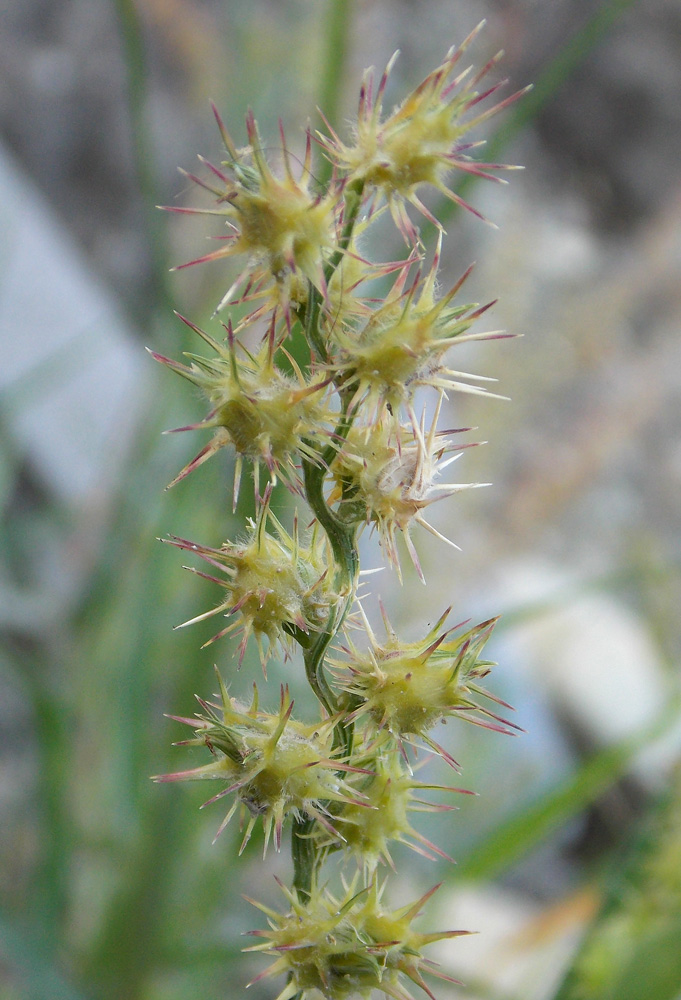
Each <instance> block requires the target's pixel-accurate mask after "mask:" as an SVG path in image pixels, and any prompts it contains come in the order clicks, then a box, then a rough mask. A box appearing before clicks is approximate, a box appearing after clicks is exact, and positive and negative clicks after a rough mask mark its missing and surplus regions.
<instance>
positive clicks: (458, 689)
mask: <svg viewBox="0 0 681 1000" xmlns="http://www.w3.org/2000/svg"><path fill="white" fill-rule="evenodd" d="M448 613H449V612H448V611H446V612H445V614H444V615H442V617H441V618H440V619H439V621H438V622H436V624H435V626H434V627H433V628H432V629H431V630H430V631H429V632H428V633H427V635H426V636H425V637H424V638H423V639H421V640H417V641H416V642H404V641H402V640H401V639H399V638H398V636H397V634H396V633H395V631H394V629H393V628H392V626H391V625H390V622H389V621H388V620H387V618H385V624H386V632H387V639H386V641H385V642H384V643H383V644H380V643H379V642H378V641H377V639H376V636H375V635H374V633H373V631H372V630H371V627H370V625H369V623H368V622H367V621H366V619H365V625H366V627H367V632H368V635H369V648H368V649H367V650H366V651H360V650H358V649H357V648H355V646H354V645H353V644H352V642H350V641H349V644H348V648H347V649H346V650H345V652H346V657H345V659H343V660H334V662H333V667H334V671H335V673H336V678H337V684H338V686H339V687H340V688H341V689H342V690H343V691H344V692H346V694H347V695H350V696H351V698H352V699H355V700H356V701H358V702H359V705H358V707H357V708H356V709H355V710H354V712H353V714H352V716H351V718H354V719H355V720H356V721H359V720H364V721H365V722H366V723H367V724H368V725H369V726H370V727H371V728H372V729H374V730H380V729H387V730H388V732H389V733H391V734H392V736H394V737H395V738H396V739H398V740H400V741H401V740H403V739H404V740H406V741H407V742H409V741H410V738H413V737H414V736H418V737H420V738H421V739H422V740H423V741H424V742H425V743H427V744H428V745H429V746H431V747H432V748H434V749H435V750H436V751H437V752H438V753H441V754H442V755H443V756H445V758H447V757H448V755H447V754H446V751H444V750H443V748H442V747H440V746H438V745H437V744H435V743H434V742H433V740H432V739H431V738H430V737H429V736H428V732H429V730H431V729H432V728H433V726H435V725H436V723H438V722H440V721H441V720H443V719H447V718H452V717H458V718H462V719H465V720H467V721H468V722H473V723H475V724H476V725H479V726H484V727H485V728H487V729H493V730H496V731H499V732H504V733H509V732H510V731H511V729H517V728H518V727H517V726H515V725H514V723H512V722H509V721H508V720H507V719H502V718H500V717H499V716H498V715H496V714H495V713H493V712H492V711H490V710H489V709H488V708H486V707H485V704H484V702H483V701H481V699H484V698H488V699H490V700H492V701H498V699H496V698H495V697H494V696H492V695H490V694H489V693H488V692H487V691H486V690H484V688H482V687H481V686H480V684H479V681H480V680H481V679H482V678H483V677H485V676H486V675H487V674H488V673H489V671H490V668H491V667H492V666H493V665H494V664H493V663H491V662H490V661H489V660H483V659H482V657H481V654H482V652H483V648H484V646H485V643H486V642H487V640H488V638H489V636H490V633H491V631H492V628H493V626H494V623H495V621H496V619H493V620H490V621H486V622H483V623H482V624H480V625H476V626H474V627H473V628H470V629H467V630H466V631H463V632H459V634H458V635H456V636H454V637H453V638H449V637H450V636H451V634H452V632H454V631H455V629H456V626H455V627H454V628H452V629H447V630H445V631H440V630H441V628H442V625H443V624H444V621H445V618H446V617H447V614H448ZM501 704H504V703H503V702H501ZM506 707H507V708H509V707H510V706H506ZM449 759H450V762H451V758H449Z"/></svg>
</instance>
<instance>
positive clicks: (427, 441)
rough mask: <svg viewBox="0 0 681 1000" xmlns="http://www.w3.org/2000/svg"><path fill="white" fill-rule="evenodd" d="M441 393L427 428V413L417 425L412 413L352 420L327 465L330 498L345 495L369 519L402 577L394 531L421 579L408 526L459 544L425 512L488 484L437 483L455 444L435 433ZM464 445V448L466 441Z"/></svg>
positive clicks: (443, 433)
mask: <svg viewBox="0 0 681 1000" xmlns="http://www.w3.org/2000/svg"><path fill="white" fill-rule="evenodd" d="M441 401H442V397H440V400H439V401H438V405H437V408H436V411H435V415H434V417H433V421H432V424H431V427H430V429H429V430H428V432H426V429H425V411H424V413H423V416H422V419H421V421H420V423H417V422H416V420H415V419H414V417H413V414H412V422H411V424H408V425H404V424H400V422H399V420H398V419H397V418H396V417H395V416H393V415H390V414H388V413H385V414H383V415H382V416H381V417H379V418H378V420H377V421H375V422H373V423H371V424H363V423H355V424H353V426H352V428H351V429H350V432H349V434H348V435H347V438H346V440H345V441H344V444H343V447H342V448H341V449H340V450H339V452H338V455H337V457H336V458H335V459H334V462H333V464H332V466H331V471H332V473H333V475H334V478H335V482H336V485H335V489H334V491H333V492H332V494H331V498H330V499H331V500H336V499H342V498H344V497H347V504H346V505H347V506H349V505H350V504H352V510H355V511H356V512H357V514H356V516H357V518H358V520H359V519H361V518H362V517H363V511H365V517H366V521H367V523H369V522H371V523H373V524H374V525H375V526H376V528H377V530H378V534H379V539H380V543H381V547H382V548H383V551H384V552H385V555H386V558H387V560H388V562H389V564H390V565H391V566H392V567H393V568H394V569H396V570H397V573H398V575H399V577H400V579H401V570H400V561H399V555H398V551H397V542H396V533H397V532H398V531H399V532H401V533H402V534H403V535H404V539H405V542H406V545H407V549H408V551H409V554H410V556H411V559H412V561H413V563H414V566H415V567H416V570H417V572H418V573H419V575H420V577H421V579H423V573H422V570H421V566H420V562H419V558H418V555H417V552H416V549H415V548H414V545H413V542H412V539H411V534H410V531H411V528H412V527H413V525H414V524H419V525H421V526H422V527H423V528H425V529H426V530H427V531H429V532H430V533H431V534H433V535H435V536H436V537H437V538H438V539H440V540H441V541H445V542H447V543H448V544H449V545H451V546H453V547H454V548H458V546H456V545H455V544H454V542H452V541H451V540H450V539H448V538H445V536H444V535H442V534H440V532H439V531H437V530H436V529H435V528H434V527H433V526H432V525H431V524H429V523H428V521H426V519H425V517H424V511H425V509H426V508H427V507H429V506H430V505H431V504H433V503H435V501H437V500H441V499H444V498H445V497H449V496H452V494H454V493H458V492H459V491H460V490H464V489H471V488H475V487H478V486H483V485H486V484H484V483H439V482H437V479H438V477H439V475H440V472H441V471H443V470H444V469H445V468H446V467H447V466H448V465H449V464H450V463H451V462H453V461H454V458H456V457H458V455H457V456H453V457H451V456H450V457H449V458H444V456H445V455H446V454H447V453H448V452H451V451H454V450H455V449H456V448H457V447H458V448H459V449H460V448H461V447H462V446H457V445H455V444H454V442H453V441H452V440H451V438H449V437H448V436H447V435H448V434H450V433H452V432H451V431H444V432H439V431H438V430H437V419H438V416H439V412H440V404H441ZM463 447H467V446H466V445H464V446H463Z"/></svg>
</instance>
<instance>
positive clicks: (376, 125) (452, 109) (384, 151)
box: [319, 24, 524, 242]
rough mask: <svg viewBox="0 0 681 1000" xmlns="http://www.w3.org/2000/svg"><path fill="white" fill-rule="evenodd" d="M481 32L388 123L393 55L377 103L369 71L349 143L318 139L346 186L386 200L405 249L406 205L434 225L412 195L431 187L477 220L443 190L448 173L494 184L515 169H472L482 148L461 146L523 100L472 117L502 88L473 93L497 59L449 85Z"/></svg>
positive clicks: (409, 236) (410, 228)
mask: <svg viewBox="0 0 681 1000" xmlns="http://www.w3.org/2000/svg"><path fill="white" fill-rule="evenodd" d="M481 28H482V24H480V25H478V27H477V28H476V29H475V30H474V31H473V32H472V33H471V34H470V35H469V36H468V38H467V39H466V40H465V41H464V42H463V43H462V44H461V45H460V46H459V47H458V48H456V47H453V48H451V49H450V50H449V52H448V53H447V55H446V56H445V59H444V61H443V62H442V63H441V64H440V66H438V67H437V68H436V69H434V70H433V71H432V73H429V74H428V76H427V77H426V78H425V80H423V82H422V83H421V84H420V85H419V86H418V87H417V88H416V89H415V90H414V91H412V93H411V94H409V95H408V97H406V98H405V100H404V101H403V102H402V104H400V105H399V107H397V108H396V109H395V110H394V111H393V112H392V113H391V114H389V115H387V116H386V117H384V116H383V97H384V94H385V90H386V86H387V83H388V77H389V75H390V71H391V69H392V67H393V65H394V63H395V60H396V58H397V55H398V53H397V52H396V53H395V54H394V56H393V57H392V59H391V60H390V62H389V63H388V65H387V67H386V69H385V72H384V73H383V76H382V77H381V81H380V83H379V86H378V89H377V91H376V94H375V96H374V78H373V71H372V70H368V71H367V72H366V74H365V77H364V81H363V84H362V88H361V91H360V99H359V110H358V114H357V122H356V125H355V130H354V136H353V140H352V141H350V142H348V143H345V142H343V141H342V139H341V138H340V137H339V136H338V135H337V134H336V133H335V132H334V131H333V129H331V128H329V131H330V133H331V135H330V137H328V136H324V135H320V137H319V138H320V142H321V144H322V146H323V147H324V149H325V151H326V155H327V156H328V157H329V159H330V160H331V162H332V163H333V164H334V165H335V166H336V167H337V168H338V169H339V170H341V171H344V172H347V175H348V177H349V178H351V179H357V180H362V181H363V182H364V185H365V187H366V188H369V189H372V188H373V189H376V190H378V191H380V192H381V193H382V194H384V195H385V197H386V198H387V200H388V204H389V206H390V211H391V213H392V215H393V217H394V220H395V223H396V225H397V226H398V227H399V229H400V230H401V232H402V233H403V235H404V237H405V239H406V240H407V241H408V242H414V241H415V240H416V239H417V232H416V229H415V227H414V225H413V223H412V222H411V220H410V218H409V216H408V215H407V212H406V210H405V205H404V203H405V202H408V203H410V204H412V205H413V206H414V207H415V208H417V209H418V211H419V212H421V213H422V214H423V215H424V216H426V218H428V219H429V220H430V221H432V222H434V223H435V224H436V225H439V223H438V221H437V220H436V219H435V218H433V216H432V215H431V213H430V212H429V211H428V209H427V208H426V207H425V206H424V204H423V203H422V202H421V200H420V199H419V197H418V195H417V190H418V189H419V188H420V187H422V186H424V185H430V186H433V187H435V188H437V189H438V191H440V192H441V193H442V194H443V195H445V196H446V197H447V198H449V199H451V200H452V201H454V202H455V203H457V204H459V205H462V206H463V207H464V208H467V209H468V210H469V211H471V212H473V214H474V215H478V216H480V213H479V212H477V211H476V210H475V209H473V208H472V207H471V206H470V205H468V204H467V203H466V202H464V201H463V199H462V198H461V197H460V196H458V195H456V194H455V193H454V192H452V191H451V190H450V188H449V186H448V183H447V180H448V177H449V175H450V174H451V173H452V172H453V171H463V172H464V173H469V174H475V175H477V176H479V177H485V178H487V179H488V180H494V181H497V182H499V181H500V180H501V179H500V178H499V177H497V176H496V175H495V174H492V173H490V171H491V170H502V169H514V168H513V167H508V166H506V165H504V164H498V163H479V162H476V161H475V160H474V159H471V158H470V156H469V155H468V154H469V151H470V150H471V149H473V148H475V146H476V145H480V143H476V142H470V141H468V142H463V139H464V137H465V136H466V134H467V133H468V132H470V131H471V129H474V128H475V127H476V126H477V125H479V124H481V123H482V122H483V121H485V120H486V119H487V118H489V117H491V116H492V115H494V114H497V113H498V112H499V111H501V110H502V108H505V107H507V106H508V105H509V104H510V103H511V102H512V101H514V100H516V99H517V98H518V97H520V96H521V94H523V93H524V91H519V92H518V93H516V94H513V95H512V96H511V97H509V98H507V99H506V100H503V101H501V102H499V103H498V104H496V105H494V106H493V107H492V108H489V109H488V110H487V111H484V112H482V113H480V114H474V115H472V116H470V115H469V112H470V111H471V110H472V109H473V108H474V107H476V106H477V105H478V104H479V103H480V102H481V101H484V100H485V98H487V97H490V96H491V95H492V94H494V93H495V92H496V91H497V90H498V89H499V88H500V87H501V86H503V84H504V83H505V82H506V81H502V82H501V83H497V84H495V85H492V86H490V87H487V89H485V90H482V91H480V90H478V89H477V87H478V84H479V83H480V81H481V80H483V78H484V77H485V76H486V75H487V73H488V72H489V71H490V70H491V69H492V68H493V67H494V66H495V64H496V63H497V62H498V61H499V59H500V57H501V55H502V53H499V54H498V55H497V56H496V57H494V58H493V59H491V60H490V61H489V62H488V63H487V64H486V65H485V66H484V67H483V68H482V70H480V71H479V72H478V73H476V74H474V75H471V73H470V67H469V68H468V69H467V70H464V71H463V72H459V73H458V75H456V76H454V77H452V73H453V71H454V69H455V67H456V66H457V65H458V63H459V61H460V59H461V57H462V55H463V54H464V52H465V51H466V49H467V48H468V46H469V45H470V43H471V42H472V41H473V39H474V38H475V36H476V35H477V34H478V32H479V31H480V29H481ZM480 217H481V216H480Z"/></svg>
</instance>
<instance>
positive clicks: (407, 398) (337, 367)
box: [329, 242, 503, 415]
mask: <svg viewBox="0 0 681 1000" xmlns="http://www.w3.org/2000/svg"><path fill="white" fill-rule="evenodd" d="M440 246H441V243H440V242H438V249H437V252H436V254H435V257H434V259H433V263H432V266H431V268H430V270H429V271H428V274H427V275H426V276H425V277H422V276H421V274H420V272H419V273H417V274H416V276H415V278H414V279H413V280H412V281H411V283H410V284H407V278H408V273H409V272H408V268H406V267H405V268H402V270H401V271H400V272H398V275H397V278H396V280H395V282H394V283H393V286H392V288H391V290H390V292H389V293H388V295H387V296H386V297H385V299H384V300H383V301H382V302H381V304H380V305H379V306H377V307H375V308H374V309H373V310H372V311H371V313H370V314H369V315H368V317H367V318H366V320H365V321H364V322H363V323H360V324H359V326H352V325H350V324H346V325H344V326H343V325H341V326H339V327H337V328H334V331H333V338H334V341H335V347H336V350H335V358H334V362H333V364H331V365H330V366H329V368H330V370H332V371H333V374H334V377H335V378H337V379H338V380H339V381H341V382H342V383H344V384H345V385H346V386H348V387H350V386H352V387H354V390H355V396H354V399H355V405H359V403H360V402H361V403H363V404H365V408H366V409H367V410H368V411H369V412H371V413H373V414H374V415H375V414H377V413H380V412H381V410H382V409H383V408H384V407H387V408H389V409H391V410H392V411H393V412H395V413H396V412H397V411H398V409H399V407H400V406H403V405H404V406H409V405H410V404H411V401H412V400H413V398H414V393H415V392H416V390H417V389H420V388H422V387H431V388H435V389H437V390H439V391H441V392H442V391H445V392H446V391H447V390H455V391H458V392H468V393H477V394H486V395H492V394H490V393H488V392H487V390H486V389H484V388H482V387H480V386H479V385H477V384H476V383H478V382H489V381H492V382H493V381H494V379H489V378H487V377H485V376H480V375H472V374H467V373H465V372H458V371H453V370H452V369H450V368H448V367H447V366H446V364H445V360H444V359H445V355H446V353H447V351H448V350H449V349H450V348H451V347H453V346H454V345H455V344H461V343H463V342H465V341H468V340H484V339H492V338H497V337H499V336H503V334H501V333H500V332H499V331H496V330H495V331H490V332H487V333H473V334H469V333H468V330H469V329H470V327H471V326H472V325H473V323H474V322H475V320H476V319H477V318H478V317H479V316H480V315H482V313H484V312H485V311H486V310H487V309H488V308H489V306H490V305H492V303H489V304H488V305H485V306H482V307H478V306H476V305H460V306H454V305H452V300H453V299H454V297H455V295H456V294H457V293H458V291H459V289H460V288H461V286H462V285H463V283H464V281H465V280H466V278H467V277H468V275H469V274H470V271H471V268H469V269H468V270H467V271H466V273H465V274H464V275H463V276H462V277H461V278H460V279H459V281H457V282H456V284H455V285H454V286H453V287H452V288H451V289H450V290H449V292H447V293H446V294H445V295H444V296H442V297H440V298H438V296H437V287H436V286H437V270H438V265H439V261H440Z"/></svg>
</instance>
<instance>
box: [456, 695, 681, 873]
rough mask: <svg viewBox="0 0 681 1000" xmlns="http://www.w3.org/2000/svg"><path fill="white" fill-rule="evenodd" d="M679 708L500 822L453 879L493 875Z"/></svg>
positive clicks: (576, 809) (606, 780) (553, 826)
mask: <svg viewBox="0 0 681 1000" xmlns="http://www.w3.org/2000/svg"><path fill="white" fill-rule="evenodd" d="M679 707H680V705H679V702H678V701H675V702H673V703H671V704H670V705H669V706H668V708H667V709H666V711H665V712H664V713H663V715H662V716H661V717H660V718H659V719H658V720H656V722H655V723H654V724H653V725H652V726H649V727H646V728H645V729H644V730H643V731H642V732H640V733H638V734H637V735H636V736H634V737H632V738H631V739H628V740H624V741H623V742H621V743H618V744H616V745H615V746H612V747H607V748H606V749H605V750H601V751H599V752H598V753H597V754H595V755H594V756H593V757H591V758H590V759H589V760H587V761H585V763H584V764H582V766H581V767H580V768H579V770H578V771H577V773H576V774H575V775H573V776H572V777H570V778H569V779H568V780H567V781H565V782H563V783H562V784H561V785H559V786H558V788H556V789H554V790H553V791H551V792H549V793H548V794H544V795H542V796H541V797H540V798H538V799H537V800H536V801H535V802H534V803H530V805H528V806H526V807H523V809H522V810H521V811H520V812H519V813H518V814H517V815H514V816H512V817H511V818H510V819H509V820H507V821H506V822H504V823H502V824H501V825H500V826H499V827H497V828H496V829H495V830H494V831H493V832H492V833H491V834H490V835H489V836H488V837H487V839H486V840H483V841H482V843H480V844H479V845H478V846H476V847H474V848H473V849H472V850H471V851H470V853H469V854H468V855H465V856H464V857H462V858H461V859H460V860H459V863H458V864H457V867H456V871H455V873H454V875H455V877H456V878H457V880H461V879H469V880H471V881H479V880H483V879H488V878H494V877H495V876H497V875H499V874H501V872H503V871H504V870H505V869H507V868H509V867H510V866H511V865H512V864H514V863H515V862H516V861H518V860H519V859H520V858H521V857H522V856H523V855H524V854H526V853H527V852H528V851H530V850H531V849H532V848H533V847H536V846H537V845H538V844H540V843H541V842H542V841H543V840H545V839H546V838H547V837H548V836H549V835H550V834H551V833H553V832H554V831H555V830H557V829H559V828H560V827H561V826H562V825H563V824H564V823H566V822H567V821H568V820H569V819H571V818H572V817H573V816H576V815H578V814H579V813H580V812H581V811H582V810H584V809H585V808H587V806H589V805H591V804H592V803H593V802H595V801H596V800H597V799H598V798H599V796H601V795H602V794H603V792H605V791H606V790H607V789H608V788H610V787H611V785H613V784H614V783H615V782H616V781H617V780H618V779H619V778H621V777H622V776H623V775H625V774H626V773H627V771H628V770H629V767H630V765H631V762H632V761H633V759H634V757H635V756H636V754H637V753H639V751H641V750H642V749H643V748H644V747H646V746H647V745H648V744H649V743H651V742H652V741H653V740H654V739H656V738H657V737H659V736H661V735H662V734H663V733H664V732H665V731H666V730H667V729H668V728H669V727H670V726H671V725H672V723H675V722H676V721H677V720H678V712H679Z"/></svg>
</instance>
